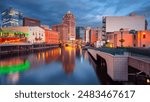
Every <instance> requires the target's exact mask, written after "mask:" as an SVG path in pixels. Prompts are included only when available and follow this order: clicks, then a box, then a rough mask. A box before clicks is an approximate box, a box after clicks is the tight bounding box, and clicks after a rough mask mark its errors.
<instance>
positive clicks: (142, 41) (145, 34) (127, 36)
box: [108, 30, 150, 48]
mask: <svg viewBox="0 0 150 102" xmlns="http://www.w3.org/2000/svg"><path fill="white" fill-rule="evenodd" d="M122 34H123V36H122V38H121V33H120V31H115V32H113V33H111V34H109V35H108V40H109V47H114V48H116V47H121V41H120V40H121V39H123V40H124V41H123V42H122V45H123V47H143V48H144V47H146V48H147V47H150V39H149V38H150V30H142V31H137V32H136V34H132V33H131V32H130V31H123V32H122Z"/></svg>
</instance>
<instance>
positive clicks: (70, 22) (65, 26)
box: [52, 11, 76, 42]
mask: <svg viewBox="0 0 150 102" xmlns="http://www.w3.org/2000/svg"><path fill="white" fill-rule="evenodd" d="M75 26H76V24H75V17H74V15H73V14H72V13H71V12H70V11H68V12H67V13H66V14H65V15H64V16H63V19H62V24H56V25H52V30H54V31H57V32H58V33H59V37H60V40H61V41H63V42H68V41H69V40H75V39H76V31H75Z"/></svg>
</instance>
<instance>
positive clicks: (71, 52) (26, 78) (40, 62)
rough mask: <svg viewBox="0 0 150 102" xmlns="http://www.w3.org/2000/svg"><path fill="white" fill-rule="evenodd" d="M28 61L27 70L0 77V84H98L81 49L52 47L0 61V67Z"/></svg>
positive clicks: (85, 54) (86, 56) (86, 55)
mask: <svg viewBox="0 0 150 102" xmlns="http://www.w3.org/2000/svg"><path fill="white" fill-rule="evenodd" d="M25 61H29V62H30V66H29V68H28V69H26V70H23V71H20V70H18V72H17V71H16V72H8V73H7V74H0V84H21V85H22V84H23V85H24V84H27V85H36V84H38V85H40V84H41V85H43V84H45V85H51V84H56V85H57V84H58V85H63V84H67V85H68V84H79V85H80V84H81V85H82V84H90V85H92V84H94V85H97V84H100V81H99V79H98V77H97V75H96V72H95V71H94V68H93V66H92V65H91V63H90V62H89V57H88V53H87V52H86V51H82V49H81V48H75V47H64V48H55V49H50V50H46V51H41V52H38V53H33V54H30V55H24V56H21V57H15V58H7V59H4V60H0V66H1V67H2V66H14V65H18V64H21V63H24V62H25Z"/></svg>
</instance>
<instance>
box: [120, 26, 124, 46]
mask: <svg viewBox="0 0 150 102" xmlns="http://www.w3.org/2000/svg"><path fill="white" fill-rule="evenodd" d="M123 31H124V29H123V28H121V29H120V33H121V39H120V42H121V47H123V42H124V40H123Z"/></svg>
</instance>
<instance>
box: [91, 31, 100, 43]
mask: <svg viewBox="0 0 150 102" xmlns="http://www.w3.org/2000/svg"><path fill="white" fill-rule="evenodd" d="M96 41H98V30H97V29H90V32H89V42H90V44H92V45H94V43H96Z"/></svg>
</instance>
